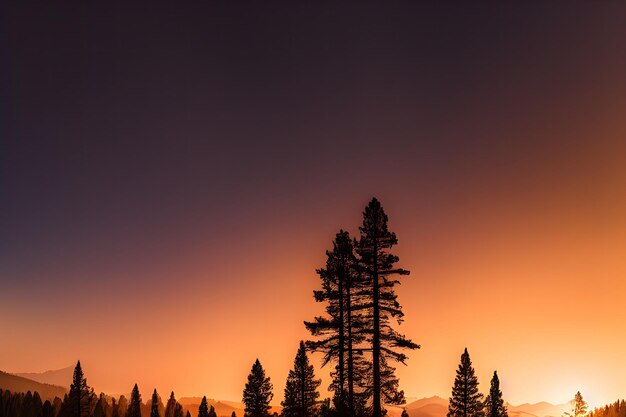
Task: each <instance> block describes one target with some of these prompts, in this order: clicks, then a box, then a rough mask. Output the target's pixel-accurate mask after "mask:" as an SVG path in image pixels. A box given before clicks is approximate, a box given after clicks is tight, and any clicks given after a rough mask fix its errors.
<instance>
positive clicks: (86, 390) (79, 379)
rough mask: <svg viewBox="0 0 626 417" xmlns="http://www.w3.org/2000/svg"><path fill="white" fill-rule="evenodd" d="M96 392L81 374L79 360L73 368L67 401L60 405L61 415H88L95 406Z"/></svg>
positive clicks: (75, 416) (73, 416)
mask: <svg viewBox="0 0 626 417" xmlns="http://www.w3.org/2000/svg"><path fill="white" fill-rule="evenodd" d="M95 400H96V394H95V393H94V391H93V388H91V387H90V386H89V385H87V379H86V378H85V375H84V374H83V369H82V367H81V365H80V361H78V362H77V363H76V367H75V368H74V376H73V378H72V384H71V385H70V392H69V393H68V395H67V403H66V404H65V405H64V406H62V407H61V413H62V415H63V417H89V416H90V415H91V411H92V408H93V407H94V406H95Z"/></svg>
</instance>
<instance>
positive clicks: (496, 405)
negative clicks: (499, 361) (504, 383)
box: [485, 371, 509, 417]
mask: <svg viewBox="0 0 626 417" xmlns="http://www.w3.org/2000/svg"><path fill="white" fill-rule="evenodd" d="M485 417H509V414H508V412H507V410H506V405H505V404H504V400H503V399H502V391H500V379H499V378H498V372H496V371H493V377H492V378H491V388H489V395H487V398H486V399H485Z"/></svg>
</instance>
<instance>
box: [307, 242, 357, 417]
mask: <svg viewBox="0 0 626 417" xmlns="http://www.w3.org/2000/svg"><path fill="white" fill-rule="evenodd" d="M326 257H327V260H326V267H325V268H320V269H318V270H317V271H316V272H317V273H318V275H319V276H320V279H321V281H322V290H317V291H314V296H315V300H316V301H317V302H326V303H327V306H326V312H327V313H328V316H329V317H316V318H315V320H314V321H313V322H306V321H305V322H304V324H305V326H306V327H307V329H308V330H309V331H310V332H311V334H312V335H313V336H318V337H322V339H319V340H317V341H309V342H307V347H308V348H309V349H310V350H312V351H314V352H323V353H324V357H323V362H322V366H325V365H327V364H328V363H329V362H330V361H335V362H336V366H335V371H334V372H333V373H331V376H332V378H333V381H332V383H331V385H330V387H329V389H330V390H331V391H333V392H334V393H335V395H334V397H333V403H334V405H335V409H336V410H337V412H338V413H339V414H342V415H352V416H354V415H356V409H358V408H359V407H358V404H361V403H363V401H360V397H359V395H361V393H360V392H356V390H357V389H358V388H359V387H365V386H366V385H367V384H366V383H365V379H366V375H364V374H363V373H362V372H361V371H362V370H365V369H367V366H365V361H364V358H363V350H362V349H360V348H359V344H360V343H361V342H363V340H364V334H365V331H364V329H365V327H366V325H365V322H364V321H363V320H362V318H361V315H360V311H361V309H362V304H363V301H362V300H363V289H362V288H361V287H362V284H363V281H362V280H361V279H360V276H359V275H358V274H357V272H356V270H355V265H356V258H355V256H354V246H353V242H352V239H351V238H350V235H349V233H348V232H345V231H343V230H340V231H339V232H338V233H337V234H336V236H335V240H334V241H333V250H332V251H327V252H326ZM365 389H367V388H365ZM361 408H362V407H361Z"/></svg>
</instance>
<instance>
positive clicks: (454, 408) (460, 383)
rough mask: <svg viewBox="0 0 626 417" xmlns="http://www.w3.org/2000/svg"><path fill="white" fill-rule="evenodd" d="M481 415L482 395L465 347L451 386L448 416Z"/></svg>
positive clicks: (465, 416)
mask: <svg viewBox="0 0 626 417" xmlns="http://www.w3.org/2000/svg"><path fill="white" fill-rule="evenodd" d="M483 416H484V411H483V395H482V394H481V393H480V392H479V391H478V378H476V374H475V373H474V368H473V367H472V361H471V359H470V356H469V353H468V352H467V348H465V351H464V352H463V354H462V355H461V363H460V364H459V368H458V369H457V371H456V378H455V379H454V386H453V387H452V396H451V397H450V404H449V405H448V417H483Z"/></svg>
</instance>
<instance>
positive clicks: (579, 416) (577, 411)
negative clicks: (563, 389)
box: [563, 391, 588, 417]
mask: <svg viewBox="0 0 626 417" xmlns="http://www.w3.org/2000/svg"><path fill="white" fill-rule="evenodd" d="M587 407H588V406H587V402H586V401H585V400H583V396H582V394H581V393H580V391H578V392H576V395H574V400H573V401H572V412H571V413H568V412H566V413H563V414H564V415H565V416H568V417H584V416H586V415H587V413H588V411H587Z"/></svg>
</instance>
